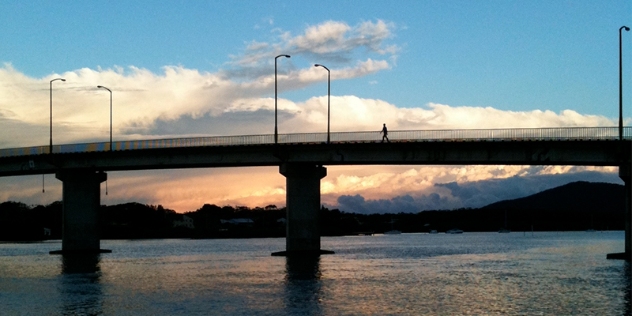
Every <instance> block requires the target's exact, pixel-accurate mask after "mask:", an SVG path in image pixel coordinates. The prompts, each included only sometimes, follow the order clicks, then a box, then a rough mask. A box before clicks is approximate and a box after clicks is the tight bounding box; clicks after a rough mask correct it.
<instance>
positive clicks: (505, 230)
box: [498, 210, 511, 234]
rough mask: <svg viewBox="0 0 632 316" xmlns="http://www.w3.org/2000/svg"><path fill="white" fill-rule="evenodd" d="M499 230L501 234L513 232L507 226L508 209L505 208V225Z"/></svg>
mask: <svg viewBox="0 0 632 316" xmlns="http://www.w3.org/2000/svg"><path fill="white" fill-rule="evenodd" d="M498 232H499V233H501V234H508V233H511V230H510V229H509V228H507V210H505V225H504V226H503V228H501V229H500V230H499V231H498Z"/></svg>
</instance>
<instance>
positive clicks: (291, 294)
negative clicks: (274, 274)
mask: <svg viewBox="0 0 632 316" xmlns="http://www.w3.org/2000/svg"><path fill="white" fill-rule="evenodd" d="M285 273H286V275H285V281H286V282H285V299H284V301H285V308H286V311H287V314H292V315H294V314H300V315H317V314H321V313H322V310H321V309H322V307H321V297H322V282H321V280H320V277H321V271H320V257H319V256H288V257H286V263H285Z"/></svg>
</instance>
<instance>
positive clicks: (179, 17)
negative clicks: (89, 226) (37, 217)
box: [0, 0, 632, 213]
mask: <svg viewBox="0 0 632 316" xmlns="http://www.w3.org/2000/svg"><path fill="white" fill-rule="evenodd" d="M623 25H628V26H632V2H631V1H624V0H620V1H617V0H612V1H607V0H606V1H562V0H560V1H535V0H534V1H500V0H498V1H496V0H490V1H404V0H402V1H372V2H367V1H260V0H259V1H239V2H230V1H193V0H192V1H140V0H139V1H98V2H97V1H74V2H61V1H28V2H25V1H13V0H7V1H0V126H1V131H2V132H1V133H0V148H13V147H25V146H37V145H46V144H48V141H49V137H50V135H49V127H50V125H49V124H50V119H51V117H50V113H49V108H50V80H52V79H55V78H64V79H66V81H65V82H62V81H55V82H53V116H52V120H53V141H54V143H56V144H61V143H81V142H97V141H99V142H100V141H107V140H108V138H109V128H110V126H109V92H108V91H106V90H104V89H97V85H102V86H106V87H108V88H110V89H111V90H112V98H113V114H112V116H113V118H112V120H113V125H112V129H113V138H114V140H115V141H116V140H133V139H148V138H178V137H195V136H215V135H254V134H272V133H273V132H274V66H275V56H277V55H280V54H288V55H291V57H290V58H283V57H281V58H278V59H277V80H278V109H279V115H278V120H279V133H302V132H325V131H326V126H327V71H326V70H325V69H323V68H320V67H314V64H316V63H319V64H323V65H325V66H327V68H329V69H330V70H331V131H332V132H340V131H379V130H380V129H381V126H382V124H384V123H385V124H387V126H388V127H389V130H420V129H427V130H434V129H460V128H516V127H525V128H537V127H569V126H590V127H594V126H616V125H617V120H618V104H619V94H618V91H619V90H618V80H619V71H618V65H619V63H618V62H619V50H618V48H619V28H620V27H621V26H623ZM622 49H623V55H622V56H623V83H624V97H623V102H624V121H625V124H626V125H630V123H631V122H632V110H631V109H630V105H632V93H630V92H629V89H630V88H632V32H623V33H622ZM327 169H328V170H327V171H328V175H327V177H325V178H324V179H323V180H321V193H322V196H321V202H322V203H323V204H324V205H326V206H328V207H337V208H340V209H341V210H343V211H348V212H362V213H383V212H418V211H422V210H428V209H452V208H460V207H479V206H484V205H486V204H489V203H494V202H497V201H499V200H503V199H511V198H519V197H522V196H526V195H529V194H533V193H537V192H539V191H541V190H545V189H548V188H552V187H555V186H558V185H562V184H565V183H568V182H573V181H596V182H610V183H622V182H621V180H620V179H619V178H618V176H617V168H603V167H599V168H598V167H591V166H586V167H570V166H549V167H547V166H329V167H327ZM0 187H1V188H2V190H0V201H7V200H12V201H20V202H24V203H27V204H32V205H34V204H48V203H51V202H53V201H57V200H61V182H60V181H59V180H56V179H55V178H54V176H53V175H46V176H43V177H42V176H24V177H6V178H0ZM105 187H106V185H102V191H103V192H102V197H101V202H102V203H103V204H118V203H125V202H130V201H136V202H141V203H146V204H153V205H158V204H160V205H163V206H164V207H166V208H171V209H174V210H176V211H178V212H188V211H194V210H196V209H198V208H200V207H201V206H202V205H203V204H205V203H208V204H217V205H234V206H251V207H253V206H266V205H270V204H274V205H277V206H283V205H285V179H284V178H283V176H281V175H280V174H279V173H278V168H273V167H266V168H258V167H257V168H255V167H252V168H217V169H212V168H209V169H181V170H150V171H134V172H110V173H108V182H107V195H106V188H105ZM42 189H44V191H45V192H42Z"/></svg>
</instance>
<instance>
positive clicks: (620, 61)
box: [619, 25, 630, 140]
mask: <svg viewBox="0 0 632 316" xmlns="http://www.w3.org/2000/svg"><path fill="white" fill-rule="evenodd" d="M622 30H626V31H629V30H630V28H629V27H627V26H625V25H624V26H622V27H620V28H619V140H623V66H622V64H623V62H622V57H621V55H622V50H621V31H622Z"/></svg>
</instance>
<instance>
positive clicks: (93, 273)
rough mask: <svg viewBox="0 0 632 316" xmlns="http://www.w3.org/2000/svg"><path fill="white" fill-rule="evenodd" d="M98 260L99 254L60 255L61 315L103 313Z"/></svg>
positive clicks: (99, 258) (99, 259)
mask: <svg viewBox="0 0 632 316" xmlns="http://www.w3.org/2000/svg"><path fill="white" fill-rule="evenodd" d="M100 261H101V255H99V254H90V255H86V254H84V255H79V254H74V255H62V256H61V276H60V278H59V280H60V286H59V289H60V290H59V293H60V297H61V311H60V314H61V315H101V314H103V289H102V285H101V268H100Z"/></svg>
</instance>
